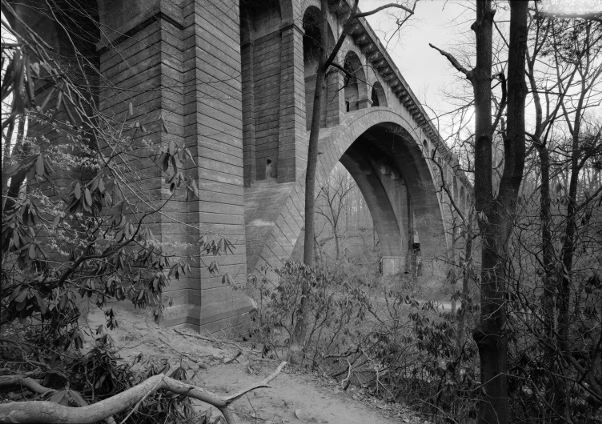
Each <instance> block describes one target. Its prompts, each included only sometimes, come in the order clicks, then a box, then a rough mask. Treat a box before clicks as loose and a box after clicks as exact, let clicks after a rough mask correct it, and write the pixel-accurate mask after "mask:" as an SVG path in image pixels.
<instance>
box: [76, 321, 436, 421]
mask: <svg viewBox="0 0 602 424" xmlns="http://www.w3.org/2000/svg"><path fill="white" fill-rule="evenodd" d="M102 319H103V317H102V315H101V314H99V313H94V314H91V315H90V316H89V317H88V323H89V325H90V328H94V329H95V328H96V327H97V326H98V325H99V324H101V323H102V322H103V321H102ZM119 322H120V326H119V328H118V329H116V330H114V331H112V332H111V333H110V335H111V337H112V338H113V340H114V342H115V345H116V346H117V347H118V348H120V355H121V356H122V357H123V358H124V359H125V360H128V361H131V360H132V359H133V358H135V357H137V356H139V355H140V354H141V355H142V358H144V359H152V360H153V361H156V362H163V363H168V364H169V365H170V366H171V369H174V368H175V367H177V366H178V365H179V364H180V363H181V364H182V366H183V367H184V368H185V369H186V370H187V375H188V378H191V380H192V382H193V383H195V384H197V385H199V386H201V387H204V388H207V389H208V390H211V391H214V392H216V393H218V394H226V393H230V392H234V391H237V390H240V389H242V388H244V387H248V386H250V385H252V384H253V383H256V382H258V381H260V380H261V379H263V378H264V377H265V376H267V375H268V374H269V373H271V372H272V371H273V370H274V369H275V368H276V367H277V365H278V361H273V360H266V359H262V358H261V356H260V355H259V353H258V352H257V351H254V350H252V349H250V348H249V347H246V346H241V345H240V344H238V343H234V342H231V341H228V340H223V339H215V338H214V337H212V336H203V335H199V334H197V333H194V332H193V331H191V330H186V329H180V330H173V329H165V328H160V327H158V326H157V325H156V324H154V322H152V319H150V318H147V317H145V316H143V315H139V314H135V313H132V312H127V311H126V312H123V313H121V312H120V315H119ZM239 351H240V352H241V353H240V354H238V352H239ZM234 357H236V359H234V360H232V358H234ZM225 362H229V363H225ZM270 386H271V387H270V388H266V389H258V390H256V391H254V392H252V393H250V394H248V395H246V396H245V397H243V398H241V399H240V400H238V401H237V402H236V403H234V405H233V410H234V412H235V413H236V414H237V416H238V418H239V422H241V423H245V424H246V423H248V424H260V423H269V424H284V423H291V424H298V423H323V424H372V423H374V424H377V423H382V424H394V423H395V424H399V423H404V424H405V423H409V424H423V423H425V421H424V420H421V419H419V418H417V417H416V416H415V415H413V414H412V413H411V412H410V411H407V410H404V409H402V408H400V407H392V406H391V405H386V404H384V403H383V402H379V401H377V400H374V399H371V398H369V397H366V396H363V395H362V394H361V392H360V391H358V390H355V389H354V388H353V387H352V388H350V389H349V390H347V391H342V390H341V389H340V388H339V386H338V385H337V384H336V382H334V381H329V380H327V379H325V378H321V377H319V376H316V375H312V374H301V373H295V372H294V371H293V370H290V369H287V368H285V370H284V372H282V373H281V374H280V375H279V376H278V377H276V379H275V380H273V381H272V383H271V384H270ZM204 407H205V408H206V407H207V406H206V405H205V406H204ZM216 415H217V412H216Z"/></svg>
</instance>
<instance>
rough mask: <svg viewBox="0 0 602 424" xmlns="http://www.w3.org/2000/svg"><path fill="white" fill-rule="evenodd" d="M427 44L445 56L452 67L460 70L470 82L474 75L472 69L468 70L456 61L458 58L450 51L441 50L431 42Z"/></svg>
mask: <svg viewBox="0 0 602 424" xmlns="http://www.w3.org/2000/svg"><path fill="white" fill-rule="evenodd" d="M429 46H431V48H433V49H435V50H437V51H438V52H439V53H441V55H442V56H445V57H446V58H447V60H449V63H451V65H452V66H453V67H454V68H456V69H457V70H458V71H459V72H462V73H463V74H464V75H465V76H466V79H467V80H469V81H470V82H472V80H473V75H474V72H473V71H472V70H470V71H469V70H468V69H466V68H465V67H464V66H462V65H461V64H460V62H458V59H456V58H455V57H454V56H453V55H452V54H451V53H448V52H446V51H445V50H442V49H440V48H439V47H437V46H435V45H433V44H431V43H429Z"/></svg>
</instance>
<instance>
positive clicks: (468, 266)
mask: <svg viewBox="0 0 602 424" xmlns="http://www.w3.org/2000/svg"><path fill="white" fill-rule="evenodd" d="M471 224H472V220H470V219H469V220H467V224H466V225H467V226H469V225H471ZM472 237H473V235H472V231H471V229H470V228H467V230H466V244H465V246H464V265H463V267H462V298H461V300H460V311H459V313H458V330H457V339H456V346H457V347H458V352H460V351H461V349H462V347H463V346H464V340H465V339H466V316H467V314H468V310H467V308H468V305H469V302H468V296H469V284H470V277H471V275H472Z"/></svg>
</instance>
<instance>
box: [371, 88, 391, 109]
mask: <svg viewBox="0 0 602 424" xmlns="http://www.w3.org/2000/svg"><path fill="white" fill-rule="evenodd" d="M370 100H371V101H372V106H373V107H375V106H383V107H385V106H387V98H386V96H385V90H383V86H382V85H381V84H380V82H375V83H374V84H373V85H372V95H371V99H370Z"/></svg>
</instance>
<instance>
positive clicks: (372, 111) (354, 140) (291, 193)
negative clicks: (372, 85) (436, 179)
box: [247, 107, 447, 275]
mask: <svg viewBox="0 0 602 424" xmlns="http://www.w3.org/2000/svg"><path fill="white" fill-rule="evenodd" d="M420 140H421V138H420V137H419V134H418V133H417V131H416V130H415V129H414V127H413V126H412V125H411V122H410V121H409V120H408V119H406V118H405V117H404V116H402V115H401V114H399V113H397V112H395V111H394V110H392V109H390V108H381V107H374V108H367V109H361V110H358V111H354V112H350V113H347V114H345V115H344V117H343V120H342V122H341V125H338V126H336V127H333V128H327V129H324V130H322V135H321V137H320V142H319V146H320V147H319V149H320V152H321V153H322V154H321V155H320V156H319V158H318V166H317V174H316V178H317V181H316V185H317V186H318V187H321V186H323V185H324V184H325V183H326V182H327V179H328V176H329V174H330V171H331V170H332V169H333V167H334V165H335V164H336V163H337V162H339V161H341V162H342V163H343V164H344V165H345V166H346V167H347V168H348V170H350V173H351V174H352V176H353V177H354V178H355V179H356V181H358V184H360V188H361V186H364V187H366V191H365V193H366V194H365V197H366V196H376V197H377V198H374V199H372V200H373V201H372V200H368V199H367V200H368V201H369V202H370V203H371V204H372V207H373V208H379V209H380V211H381V213H382V216H381V218H380V222H379V224H378V226H377V231H378V230H379V227H380V228H382V231H379V233H382V234H383V235H382V236H380V234H379V237H383V238H385V239H387V237H388V236H387V235H386V234H387V233H388V232H389V233H395V234H396V235H395V237H393V238H389V239H388V241H387V243H388V245H389V246H390V247H389V248H388V251H387V253H389V252H390V253H395V254H399V253H401V251H400V247H401V246H402V243H403V240H402V236H403V233H402V231H400V229H399V225H398V222H399V219H393V217H392V216H391V205H389V204H387V202H388V200H387V198H386V196H384V195H383V192H382V190H380V188H379V187H378V184H377V181H376V180H375V179H374V178H367V177H364V176H362V172H361V169H362V165H363V166H364V167H366V166H367V164H366V160H372V161H377V160H380V161H383V160H386V161H387V166H390V167H392V168H394V171H395V173H397V175H401V177H402V178H403V180H404V181H405V184H406V185H407V190H408V194H409V197H410V198H411V201H412V209H413V212H414V216H415V217H416V219H415V221H414V225H413V227H414V228H415V229H416V230H417V232H418V234H419V235H420V242H421V254H422V257H423V260H424V263H425V268H426V270H427V272H428V269H429V264H430V269H431V272H432V273H435V274H437V275H438V274H439V273H440V269H442V267H438V266H437V264H436V263H437V261H438V260H440V259H442V258H443V257H444V256H445V255H446V252H447V243H446V234H445V228H444V220H443V216H444V215H443V213H442V210H441V206H440V204H439V201H438V198H437V194H436V190H435V184H434V183H433V179H432V177H431V173H430V170H429V167H428V165H427V162H426V160H425V158H424V156H423V154H422V143H421V141H420ZM372 166H374V165H373V164H372ZM364 175H368V174H366V173H364ZM303 181H304V178H299V179H298V181H297V182H296V183H295V184H294V185H292V186H289V187H287V189H286V190H287V192H286V193H284V192H281V193H280V194H279V197H278V200H277V203H276V202H275V203H274V204H273V205H271V206H270V207H276V206H278V207H280V210H279V212H278V216H277V217H276V216H275V217H274V219H273V220H269V221H268V220H265V219H261V220H259V219H255V220H254V221H255V222H249V223H248V227H247V228H248V229H247V233H249V231H253V229H252V228H251V229H249V226H262V227H263V228H268V227H269V228H270V231H269V234H266V235H265V236H264V237H262V241H263V243H264V244H263V246H262V247H261V246H250V245H248V247H247V251H248V252H251V253H252V255H253V250H255V253H256V255H254V257H252V258H249V269H253V268H257V267H260V266H262V265H265V264H268V265H271V266H272V267H274V268H277V267H278V266H280V264H281V263H282V261H284V260H286V259H287V258H288V257H290V255H291V253H292V251H293V247H294V245H295V244H296V242H297V239H298V237H299V234H300V231H301V227H302V225H303V197H304V195H303V192H304V184H303ZM368 187H369V189H368ZM282 190H283V191H284V187H282ZM362 191H364V190H362ZM370 191H373V193H372V194H370V193H369V192H370ZM375 193H376V194H375ZM378 193H380V195H379V194H378ZM256 216H257V215H256ZM395 225H397V229H395ZM387 228H388V229H387ZM391 229H392V230H391ZM397 234H399V236H397ZM255 240H257V239H255ZM406 243H407V242H406Z"/></svg>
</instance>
